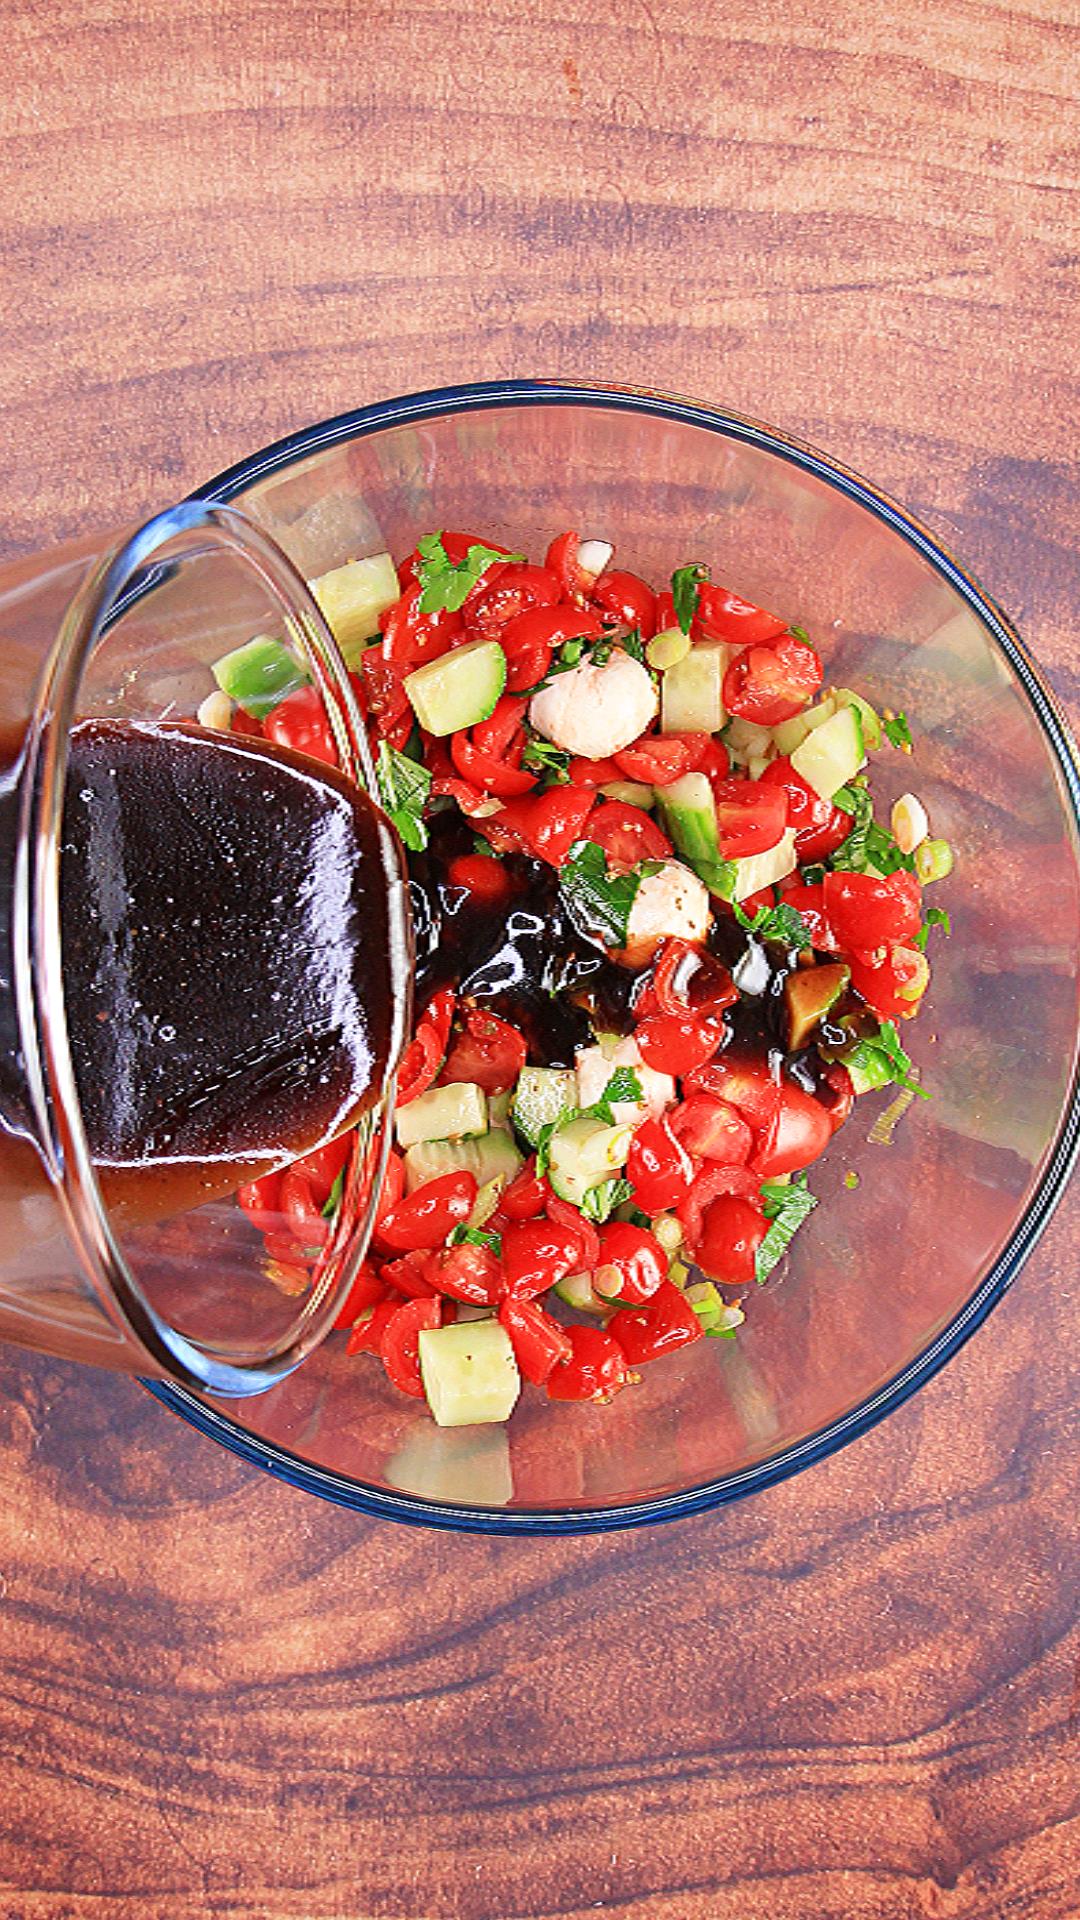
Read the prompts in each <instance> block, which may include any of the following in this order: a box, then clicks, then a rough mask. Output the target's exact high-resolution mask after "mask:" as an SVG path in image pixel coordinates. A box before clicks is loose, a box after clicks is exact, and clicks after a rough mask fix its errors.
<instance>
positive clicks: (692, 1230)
mask: <svg viewBox="0 0 1080 1920" xmlns="http://www.w3.org/2000/svg"><path fill="white" fill-rule="evenodd" d="M759 1184H760V1182H759V1179H758V1176H757V1174H755V1173H751V1172H750V1169H749V1168H748V1167H722V1166H721V1165H720V1164H719V1162H718V1161H715V1160H708V1161H706V1163H705V1165H704V1166H703V1167H702V1168H701V1170H700V1172H699V1173H698V1174H697V1175H696V1176H695V1179H694V1184H693V1186H692V1187H691V1188H690V1189H689V1191H688V1192H686V1193H684V1194H683V1196H682V1199H681V1200H680V1201H679V1203H678V1205H677V1206H676V1208H675V1211H676V1213H677V1214H678V1216H679V1220H680V1222H681V1224H682V1230H683V1233H684V1234H685V1235H686V1244H687V1247H688V1248H689V1250H690V1252H691V1253H694V1252H695V1251H696V1249H697V1248H698V1247H699V1246H700V1244H701V1236H702V1233H703V1231H704V1220H705V1214H706V1212H707V1210H708V1208H709V1207H710V1206H711V1205H712V1202H713V1201H714V1200H715V1199H717V1198H718V1196H719V1195H720V1194H735V1195H737V1196H738V1198H739V1199H740V1200H750V1201H752V1202H753V1203H754V1204H755V1205H757V1206H758V1207H760V1205H761V1196H760V1194H759V1192H758V1187H759Z"/></svg>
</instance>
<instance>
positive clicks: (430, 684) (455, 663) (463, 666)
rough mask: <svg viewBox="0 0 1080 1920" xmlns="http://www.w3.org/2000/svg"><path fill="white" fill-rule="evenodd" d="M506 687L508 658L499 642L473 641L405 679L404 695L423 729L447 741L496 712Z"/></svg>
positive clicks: (430, 661) (420, 668) (418, 669)
mask: <svg viewBox="0 0 1080 1920" xmlns="http://www.w3.org/2000/svg"><path fill="white" fill-rule="evenodd" d="M505 685H506V655H505V653H504V652H503V650H502V648H501V647H500V645H499V643H498V641H497V640H474V641H473V642H472V644H471V645H470V646H467V647H455V648H454V650H453V652H452V653H444V654H443V655H442V657H441V659H438V660H428V661H427V662H426V664H425V665H424V666H422V667H417V669H416V672H415V673H410V674H408V675H407V676H406V680H405V691H406V693H407V694H408V696H409V700H410V702H411V704H412V710H413V712H414V713H415V715H416V717H417V719H418V720H419V722H420V725H421V726H422V727H424V728H425V729H426V731H427V732H428V733H434V734H437V735H439V736H440V737H444V736H445V735H446V734H448V733H460V731H461V729H462V728H463V727H474V726H475V725H476V723H477V721H478V720H486V719H487V718H488V716H489V714H491V713H493V712H494V711H495V706H496V702H497V701H498V698H499V695H500V694H501V693H502V690H503V688H504V687H505Z"/></svg>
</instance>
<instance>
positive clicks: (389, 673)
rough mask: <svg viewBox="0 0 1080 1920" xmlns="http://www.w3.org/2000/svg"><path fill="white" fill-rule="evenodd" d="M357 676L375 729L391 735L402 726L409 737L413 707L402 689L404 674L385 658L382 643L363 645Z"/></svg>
mask: <svg viewBox="0 0 1080 1920" xmlns="http://www.w3.org/2000/svg"><path fill="white" fill-rule="evenodd" d="M360 679H361V681H362V683H363V688H364V695H365V701H366V705H367V710H368V712H369V713H370V715H371V717H372V719H373V720H374V722H375V727H376V730H377V731H378V732H379V733H380V734H382V735H383V736H384V737H386V738H390V736H391V735H392V734H393V733H395V731H399V730H400V729H401V728H405V729H406V738H408V733H409V732H410V731H411V729H412V721H413V710H412V707H411V706H410V705H409V696H408V694H407V693H406V692H405V680H404V674H403V673H402V671H401V670H400V669H399V668H398V667H395V666H394V665H393V664H392V662H391V661H389V660H388V659H387V658H386V653H385V649H384V648H383V647H382V646H381V645H380V646H375V647H365V649H364V652H363V654H362V656H361V659H360Z"/></svg>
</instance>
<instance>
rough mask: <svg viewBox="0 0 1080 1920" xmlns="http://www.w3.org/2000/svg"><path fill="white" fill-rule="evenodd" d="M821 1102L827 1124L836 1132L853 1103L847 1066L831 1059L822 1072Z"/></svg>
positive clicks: (853, 1096) (852, 1091)
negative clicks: (826, 1116)
mask: <svg viewBox="0 0 1080 1920" xmlns="http://www.w3.org/2000/svg"><path fill="white" fill-rule="evenodd" d="M822 1081H823V1085H822V1089H821V1104H822V1106H823V1107H824V1108H825V1111H826V1113H827V1114H828V1116H829V1125H830V1126H831V1128H832V1130H833V1132H834V1133H836V1132H838V1131H839V1129H840V1128H841V1127H842V1126H843V1124H844V1121H845V1120H846V1119H847V1117H848V1114H849V1113H850V1112H851V1109H852V1107H853V1106H854V1105H855V1088H854V1087H853V1085H852V1082H851V1075H850V1073H849V1072H848V1070H847V1068H846V1067H844V1066H841V1064H840V1062H839V1060H833V1061H832V1062H831V1063H830V1064H829V1065H828V1066H827V1067H825V1068H824V1070H823V1072H822Z"/></svg>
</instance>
